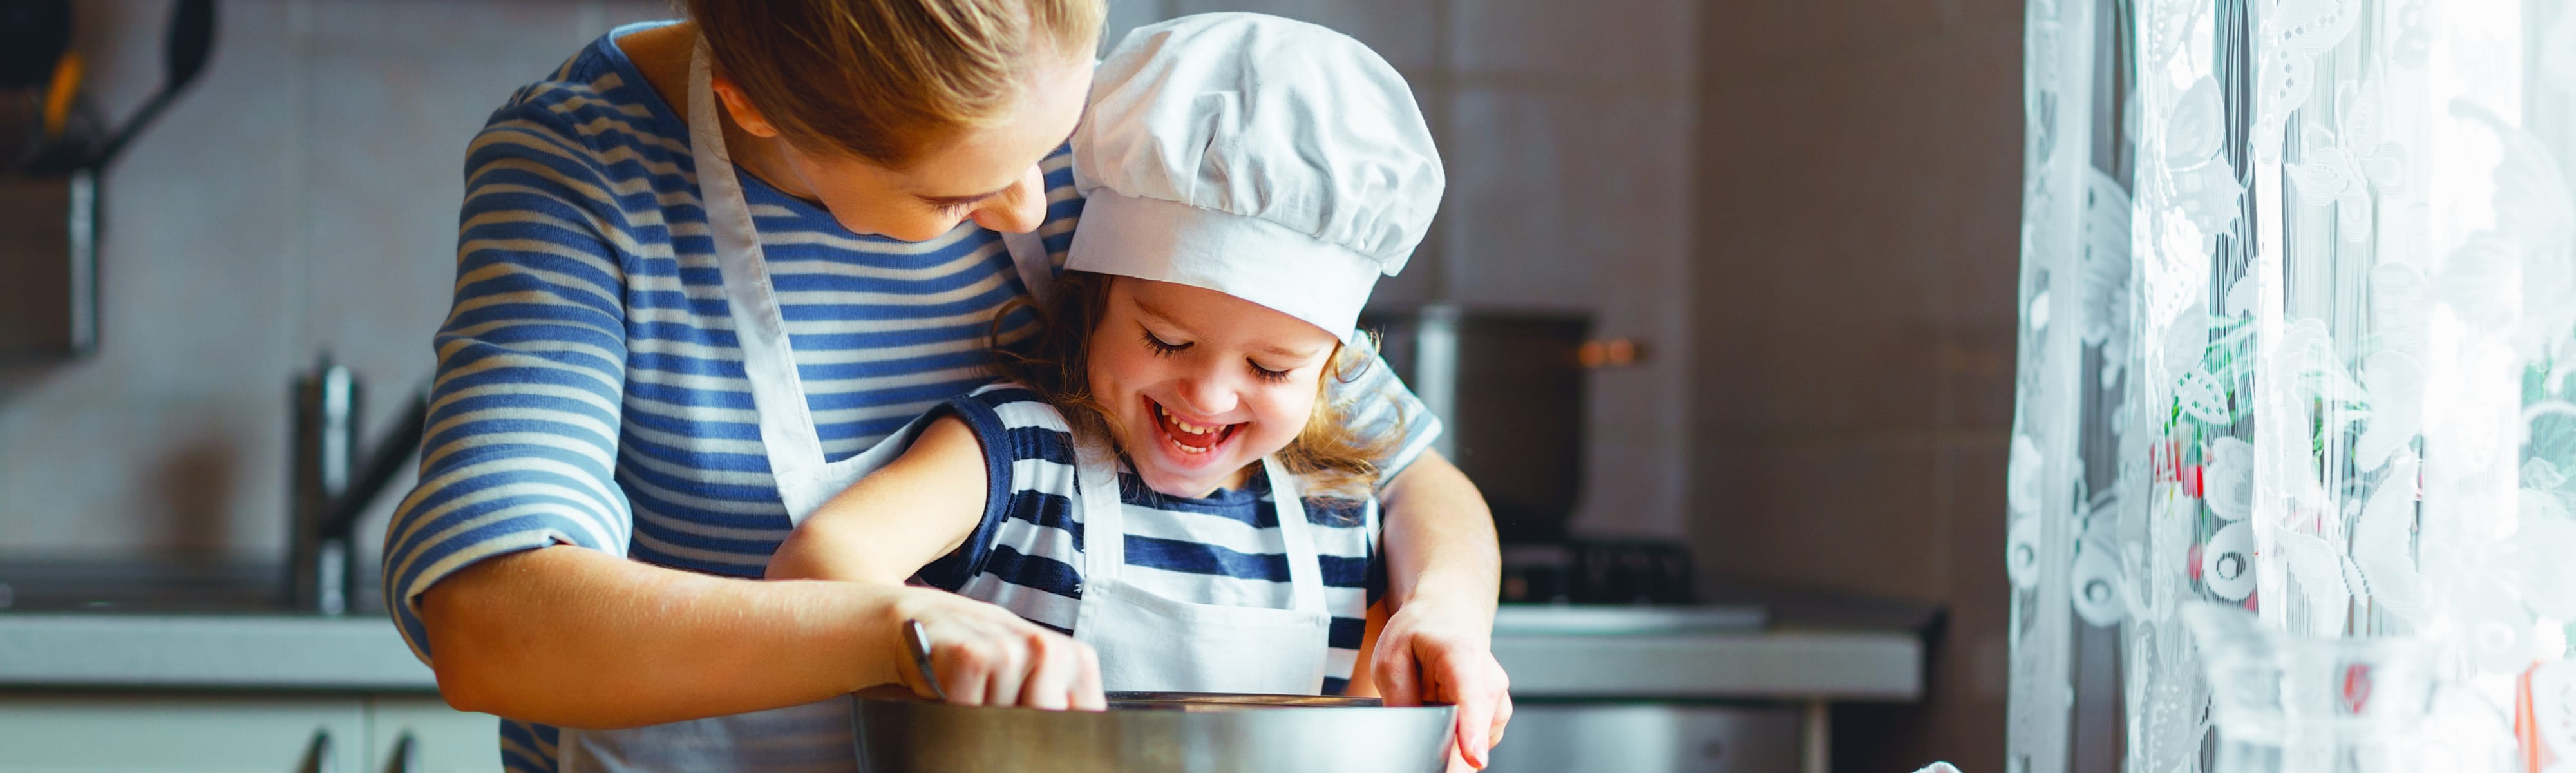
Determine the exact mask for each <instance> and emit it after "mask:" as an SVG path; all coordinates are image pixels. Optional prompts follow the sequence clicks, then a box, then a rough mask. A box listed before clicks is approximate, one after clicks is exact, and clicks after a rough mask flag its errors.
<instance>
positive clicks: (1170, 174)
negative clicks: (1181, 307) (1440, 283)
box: [1065, 13, 1444, 342]
mask: <svg viewBox="0 0 2576 773" xmlns="http://www.w3.org/2000/svg"><path fill="white" fill-rule="evenodd" d="M1073 179H1074V184H1075V185H1076V186H1077V187H1078V188H1079V189H1080V190H1081V191H1082V194H1083V196H1084V198H1085V202H1084V204H1083V209H1082V222H1081V225H1080V226H1079V227H1077V228H1076V229H1075V230H1074V235H1073V247H1072V250H1071V252H1070V253H1069V254H1067V255H1066V258H1065V268H1066V269H1069V270H1076V271H1094V272H1099V273H1104V274H1118V275H1122V276H1132V277H1141V278H1145V279H1154V280H1159V281H1165V282H1176V283H1180V284H1187V285H1194V286H1198V287H1204V288H1207V289H1211V290H1216V291H1218V292H1222V293H1226V294H1228V295H1232V296H1235V297H1237V298H1242V299H1244V300H1248V301H1252V302H1254V303H1258V304H1261V305H1263V306H1267V307H1270V308H1273V309H1277V310H1279V311H1281V312H1285V313H1287V314H1288V315H1290V316H1293V317H1296V318H1298V319H1302V320H1305V321H1307V322H1311V323H1314V324H1315V326H1317V327H1321V328H1323V329H1325V330H1327V331H1331V332H1332V333H1333V335H1335V336H1337V337H1340V338H1342V339H1343V340H1344V341H1345V342H1347V341H1348V340H1349V337H1350V335H1351V330H1352V326H1353V325H1354V324H1355V323H1356V322H1358V320H1359V312H1360V307H1361V306H1362V305H1363V304H1365V303H1367V302H1368V295H1369V290H1370V288H1372V287H1373V286H1375V285H1376V283H1377V277H1378V275H1379V274H1385V275H1387V276H1394V275H1395V273H1396V272H1397V271H1400V270H1403V268H1404V262H1405V259H1406V258H1408V257H1411V256H1412V254H1413V248H1414V247H1415V246H1416V245H1419V244H1421V243H1422V234H1423V232H1424V231H1426V230H1428V229H1429V228H1430V227H1431V216H1432V214H1433V212H1434V211H1435V210H1437V209H1439V207H1440V191H1441V188H1442V187H1443V185H1444V182H1443V177H1442V174H1441V171H1440V156H1439V154H1438V153H1437V152H1436V151H1434V150H1433V149H1432V146H1431V129H1430V127H1429V126H1427V125H1425V124H1424V123H1423V121H1422V110H1421V108H1419V107H1417V106H1415V105H1414V103H1413V92H1412V91H1411V90H1410V89H1408V88H1406V87H1405V85H1404V78H1403V77H1402V76H1399V75H1397V74H1396V72H1395V68H1394V67H1393V66H1390V65H1388V64H1387V63H1386V60H1385V59H1382V58H1379V57H1378V55H1377V53H1376V52H1373V51H1370V50H1369V49H1368V47H1367V46H1364V45H1361V44H1360V42H1359V41H1356V40H1352V39H1351V38H1350V37H1349V36H1346V35H1343V34H1341V33H1338V32H1334V31H1332V30H1329V29H1325V28H1323V27H1319V26H1316V25H1313V24H1307V23H1304V22H1299V21H1292V20H1289V19H1282V18H1278V17H1275V16H1264V15H1261V14H1252V13H1209V14H1199V15H1195V16H1185V17H1181V18H1178V19H1173V20H1171V21H1167V22H1163V23H1161V24H1155V25H1151V26H1147V27H1140V28H1138V29H1137V30H1136V31H1134V32H1131V33H1128V35H1127V39H1126V40H1124V41H1122V42H1120V43H1119V44H1118V48H1117V50H1115V51H1112V52H1111V53H1110V54H1109V57H1108V58H1107V59H1105V60H1102V61H1101V63H1100V66H1099V68H1098V70H1097V71H1096V72H1095V74H1094V75H1093V76H1092V84H1091V104H1090V107H1089V112H1088V113H1087V114H1086V115H1085V116H1084V117H1083V122H1082V127H1081V128H1080V129H1079V130H1076V131H1075V132H1074V135H1073Z"/></svg>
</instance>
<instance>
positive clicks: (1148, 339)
mask: <svg viewBox="0 0 2576 773" xmlns="http://www.w3.org/2000/svg"><path fill="white" fill-rule="evenodd" d="M1141 332H1143V333H1144V335H1145V345H1146V346H1149V347H1153V349H1154V355H1155V356H1158V357H1167V356H1170V355H1174V354H1179V353H1181V350H1183V349H1187V348H1190V345H1189V344H1176V343H1170V342H1167V341H1164V340H1163V339H1162V338H1161V337H1159V336H1156V335H1154V331H1151V330H1142V331H1141Z"/></svg>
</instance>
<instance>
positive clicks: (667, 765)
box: [556, 42, 1054, 773]
mask: <svg viewBox="0 0 2576 773" xmlns="http://www.w3.org/2000/svg"><path fill="white" fill-rule="evenodd" d="M707 72H708V70H707V51H706V44H705V43H703V42H701V43H699V44H698V47H697V50H696V51H695V52H694V53H693V54H692V55H691V56H690V59H689V152H690V155H692V156H693V157H694V158H695V160H696V165H697V172H698V199H699V201H700V203H701V204H702V205H704V206H705V207H706V210H707V228H708V230H709V231H710V232H711V235H712V236H713V237H714V239H715V249H716V267H717V273H718V274H719V275H720V276H722V277H723V279H724V291H725V304H726V305H727V306H729V307H731V308H732V312H733V322H734V333H735V337H736V338H737V339H738V340H739V341H740V346H741V348H742V369H743V376H744V378H745V380H747V381H749V382H750V385H751V399H752V406H753V407H754V408H755V409H757V411H758V413H759V415H760V442H761V445H762V446H763V448H764V449H765V450H767V451H768V453H769V471H770V472H771V473H772V474H773V475H775V476H777V478H778V498H779V500H780V501H782V502H784V503H785V504H786V506H787V520H788V521H789V522H790V523H803V522H804V520H805V516H807V515H811V514H813V512H814V509H815V508H817V507H821V506H822V505H823V502H824V501H825V500H829V499H831V498H832V497H833V495H836V494H839V493H841V491H842V490H843V489H847V488H849V487H850V484H852V483H856V482H858V480H859V478H861V477H865V476H866V475H867V474H868V473H870V472H873V471H875V470H876V469H877V468H879V467H883V466H885V464H886V462H889V461H893V460H894V458H895V457H897V456H900V455H902V453H903V449H904V448H905V447H907V446H909V445H911V443H912V439H913V438H914V437H916V436H918V435H919V434H920V433H921V428H922V427H923V426H925V425H926V421H925V420H926V419H927V418H928V417H927V416H924V417H922V418H918V419H914V420H913V421H912V422H911V423H909V424H905V425H904V426H903V428H902V429H899V430H896V431H895V433H894V434H893V435H890V436H887V437H886V439H884V440H882V441H878V443H877V444H876V445H875V446H874V447H871V448H869V449H868V450H866V451H862V452H860V453H859V454H858V455H857V456H853V457H850V458H848V459H843V460H841V461H838V462H826V461H824V457H823V442H822V439H821V436H819V435H817V434H816V433H815V430H814V417H813V415H812V410H811V408H810V405H809V404H808V403H807V402H806V401H805V388H804V386H803V385H802V384H801V383H800V381H799V379H798V377H797V374H796V355H795V353H794V351H793V350H791V349H789V348H788V341H787V322H786V318H785V317H784V316H783V315H781V314H780V312H779V309H778V298H777V296H776V295H774V294H772V293H771V292H770V284H769V267H768V263H767V261H766V260H765V259H764V258H763V257H762V254H761V248H760V232H759V231H758V230H757V229H755V228H754V227H753V225H752V220H751V207H750V205H749V203H748V202H746V201H745V200H744V198H743V194H742V181H741V179H740V178H737V177H736V176H735V175H734V171H733V170H734V166H733V158H732V155H731V154H730V153H727V152H726V150H725V145H724V131H723V129H722V128H721V125H720V124H719V123H718V121H717V119H716V115H717V113H716V110H717V107H716V100H715V94H714V92H713V91H712V90H710V89H709V88H708V86H707ZM1002 244H1003V246H1004V247H1005V248H1006V249H1008V250H1010V253H1011V263H1012V265H1013V267H1014V268H1016V269H1017V270H1018V272H1019V275H1020V281H1021V283H1023V284H1025V285H1027V286H1028V289H1029V293H1030V294H1031V295H1032V296H1035V297H1036V298H1037V299H1038V300H1039V301H1041V302H1043V301H1044V300H1045V298H1046V290H1047V287H1048V285H1049V283H1050V280H1052V279H1053V277H1054V264H1053V262H1052V261H1051V260H1050V259H1049V257H1048V255H1047V252H1046V248H1045V247H1044V245H1043V244H1042V243H1041V242H1040V241H1039V240H1038V237H1037V235H1036V234H1011V233H1006V234H1003V235H1002ZM851 744H852V740H851V735H850V699H848V698H831V699H828V700H823V701H819V702H815V703H810V704H806V705H803V706H790V707H787V708H783V709H773V710H769V711H757V712H751V713H748V714H736V715H732V716H723V717H711V718H707V719H697V720H689V721H685V722H673V723H670V724H664V725H652V726H648V727H638V728H628V729H623V730H575V729H571V728H565V729H564V730H563V734H562V736H561V739H560V740H559V741H558V742H557V746H556V749H557V753H556V756H557V758H558V759H557V762H558V763H559V765H560V767H559V770H561V771H563V773H593V772H594V771H600V772H603V773H606V772H622V771H662V770H691V771H722V770H762V771H766V770H788V769H794V770H817V771H854V770H856V769H857V765H858V763H857V760H856V757H855V747H853V746H852V745H851Z"/></svg>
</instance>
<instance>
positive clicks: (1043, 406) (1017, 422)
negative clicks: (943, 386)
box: [948, 381, 1072, 432]
mask: <svg viewBox="0 0 2576 773" xmlns="http://www.w3.org/2000/svg"><path fill="white" fill-rule="evenodd" d="M948 406H949V408H950V409H952V410H954V411H956V412H957V413H958V414H959V416H960V417H961V418H964V419H965V420H966V423H967V424H968V425H970V426H974V427H975V428H976V429H977V430H978V431H979V432H980V431H985V430H1014V429H1045V430H1053V431H1056V432H1071V431H1072V425H1070V424H1067V423H1066V422H1065V420H1064V412H1063V411H1061V410H1058V409H1057V408H1056V407H1055V405H1054V404H1053V403H1049V402H1047V401H1046V398H1045V397H1043V396H1041V395H1039V394H1038V393H1037V391H1036V390H1033V389H1030V388H1029V387H1028V385H1026V384H1022V383H1019V382H1016V381H996V382H993V383H990V384H985V385H983V386H980V387H976V388H975V390H974V391H972V392H968V393H966V394H963V395H959V396H958V397H957V398H956V399H952V400H949V401H948Z"/></svg>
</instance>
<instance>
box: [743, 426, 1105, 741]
mask: <svg viewBox="0 0 2576 773" xmlns="http://www.w3.org/2000/svg"><path fill="white" fill-rule="evenodd" d="M988 480H989V479H988V478H987V473H986V471H985V468H984V454H983V447H982V445H981V444H980V443H978V442H977V441H976V439H975V433H974V431H972V430H970V429H968V428H967V426H966V422H965V421H963V420H960V419H958V418H957V417H955V416H946V417H941V418H939V419H937V420H934V421H932V422H931V423H930V426H928V427H924V428H923V429H922V431H921V437H920V438H919V439H917V440H914V441H913V443H912V447H911V448H908V449H905V450H904V452H903V455H902V456H900V457H897V458H896V459H895V460H894V461H893V462H890V463H887V464H886V466H885V467H884V468H883V469H879V470H877V471H876V472H874V473H871V474H869V475H868V476H867V477H865V478H862V479H860V480H859V482H858V483H856V484H854V485H852V486H850V488H849V490H847V491H843V492H841V493H840V495H838V496H835V497H832V499H831V501H828V502H824V503H823V506H822V507H820V508H817V509H816V510H815V511H814V513H813V514H812V515H809V516H806V518H805V522H804V523H801V524H798V525H797V526H796V531H795V533H793V534H790V535H788V537H787V542H786V543H785V544H782V545H780V546H779V548H778V553H777V554H776V555H775V556H772V557H771V558H770V560H769V573H768V578H769V579H771V580H790V579H808V580H843V581H853V582H858V583H863V584H867V585H878V586H885V587H888V588H890V589H892V590H894V591H895V592H896V594H897V595H896V598H895V600H894V601H893V603H891V604H889V605H888V608H887V609H886V610H885V611H884V613H883V615H882V617H880V618H879V619H878V621H877V622H878V623H880V626H879V627H880V628H881V629H882V632H883V634H884V635H882V636H879V637H876V638H873V639H871V641H870V645H871V646H870V647H869V648H868V650H866V652H867V653H868V655H869V656H870V659H871V660H874V661H876V662H878V663H880V667H881V668H883V669H884V673H889V674H892V675H893V676H894V677H895V679H896V680H898V681H900V682H902V683H903V685H904V686H906V687H910V688H912V690H913V692H915V693H917V694H920V695H930V694H931V693H932V691H931V690H930V689H929V686H928V685H927V684H924V683H923V682H922V681H921V676H920V673H919V669H918V667H916V666H914V665H913V664H912V655H911V652H910V650H909V649H908V648H907V647H906V646H905V645H904V644H903V642H902V637H901V636H899V635H896V634H894V633H893V632H894V631H896V630H899V627H900V626H902V625H904V624H905V621H908V620H917V621H920V622H921V624H922V626H923V628H924V630H926V631H927V632H928V633H929V635H930V639H931V654H930V660H931V668H932V670H935V671H937V672H938V673H939V683H940V687H942V688H944V692H945V693H946V694H947V697H948V702H950V703H958V704H966V705H977V704H983V705H995V706H1028V707H1033V708H1041V709H1064V708H1073V709H1089V710H1094V711H1097V710H1100V709H1104V708H1107V705H1106V704H1105V703H1104V702H1103V700H1102V698H1103V695H1102V693H1101V691H1100V660H1099V658H1098V656H1096V655H1094V654H1093V653H1092V651H1091V648H1090V647H1089V646H1086V645H1084V644H1083V643H1081V642H1078V641H1074V640H1073V637H1070V636H1066V635H1064V634H1060V633H1056V632H1054V631H1050V630H1047V629H1045V628H1041V627H1039V626H1038V625H1037V624H1035V623H1031V622H1029V621H1027V620H1022V619H1020V617H1019V616H1018V615H1015V614H1012V613H1011V611H1010V610H1007V609H1003V608H1001V607H998V606H994V605H992V604H987V603H984V602H982V601H977V600H974V599H970V598H966V597H964V596H959V595H956V594H953V593H949V592H947V591H942V590H936V589H931V588H909V587H905V586H904V585H903V582H904V580H905V579H906V578H909V577H911V576H912V575H913V573H914V572H918V571H920V570H921V567H923V566H924V565H927V564H929V563H930V562H931V561H934V560H937V559H938V558H939V557H940V556H944V555H948V554H949V553H950V552H952V551H955V550H956V549H957V547H958V546H959V545H960V544H963V543H964V542H965V541H966V540H967V538H968V537H969V536H971V535H973V534H974V533H975V529H976V527H977V526H978V525H979V524H981V523H982V522H983V519H984V506H985V502H984V492H985V488H984V487H985V485H986V483H987V482H988Z"/></svg>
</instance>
